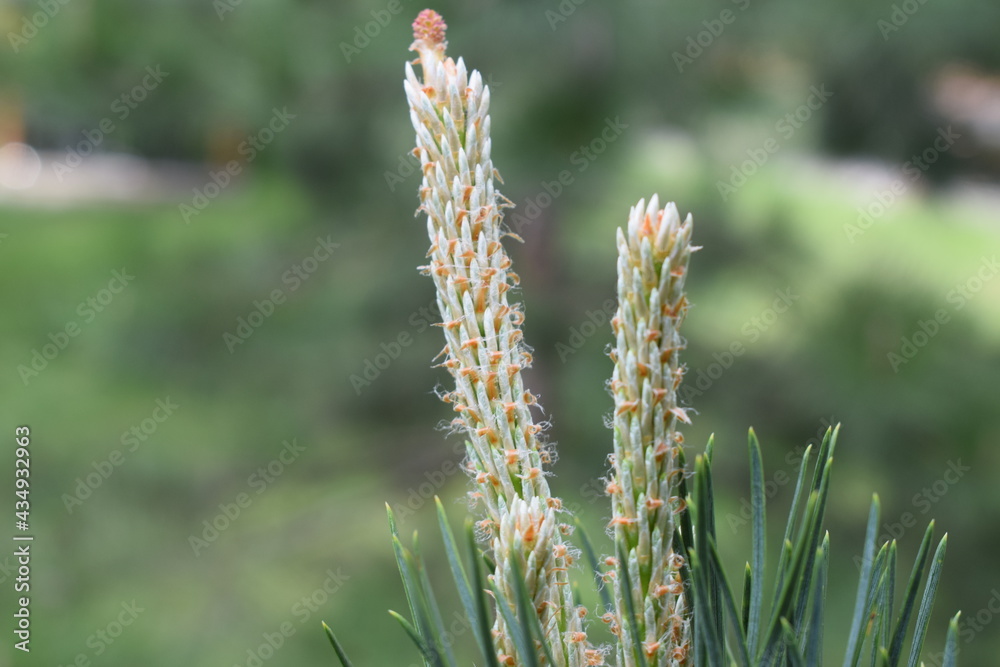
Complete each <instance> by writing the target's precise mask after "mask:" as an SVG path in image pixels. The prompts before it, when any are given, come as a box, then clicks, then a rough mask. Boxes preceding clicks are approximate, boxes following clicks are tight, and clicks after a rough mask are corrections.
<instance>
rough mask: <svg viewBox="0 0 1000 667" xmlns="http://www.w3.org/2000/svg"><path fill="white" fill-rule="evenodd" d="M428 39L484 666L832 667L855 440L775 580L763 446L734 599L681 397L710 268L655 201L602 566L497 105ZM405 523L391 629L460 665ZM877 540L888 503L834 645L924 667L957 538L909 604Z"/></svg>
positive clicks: (808, 464)
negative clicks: (594, 604) (536, 386)
mask: <svg viewBox="0 0 1000 667" xmlns="http://www.w3.org/2000/svg"><path fill="white" fill-rule="evenodd" d="M413 28H414V42H413V45H412V46H411V47H410V48H411V50H413V51H416V52H417V55H418V58H417V59H416V61H415V62H414V63H410V62H407V63H406V66H405V80H404V82H403V87H404V89H405V92H406V98H407V100H408V102H409V107H410V120H411V122H412V124H413V129H414V131H415V133H416V148H415V149H414V154H415V155H416V156H417V157H418V158H419V159H420V164H421V168H422V172H423V181H422V183H421V185H420V189H419V199H420V206H419V208H418V210H417V213H418V215H419V216H421V217H422V218H424V219H425V220H426V223H427V233H428V236H429V239H430V250H429V251H428V253H427V257H428V263H427V264H426V265H425V266H422V267H420V268H421V272H422V273H423V274H424V275H427V276H429V277H430V278H431V279H432V280H433V282H434V286H435V288H436V292H437V303H438V306H439V309H440V312H441V315H442V321H441V322H440V323H439V326H440V328H441V330H442V333H443V334H444V348H443V349H442V351H441V353H440V355H439V357H438V358H439V359H440V363H439V365H440V366H442V367H444V368H445V369H447V371H448V373H449V374H450V375H451V378H452V380H453V389H451V390H450V391H447V392H446V393H444V394H443V395H442V396H441V398H442V400H443V401H444V402H445V403H447V404H449V405H450V406H451V407H452V409H453V410H454V413H455V417H454V420H453V422H452V426H453V429H454V430H455V431H456V432H458V433H460V434H461V435H462V436H463V437H464V438H465V442H466V461H465V468H466V470H467V472H468V476H469V485H470V489H471V490H470V491H469V494H468V495H469V499H470V506H471V512H472V513H473V516H472V517H471V518H470V520H469V522H468V523H467V528H466V533H465V535H464V536H463V539H461V540H459V539H456V537H455V535H454V534H453V532H452V529H451V527H450V524H449V522H448V519H447V517H446V516H445V512H444V508H443V506H442V504H441V502H440V500H438V501H437V514H438V519H439V523H440V528H441V532H442V535H443V538H444V545H445V551H446V554H447V559H448V563H449V567H450V569H451V572H452V575H453V578H454V583H455V585H456V586H457V588H458V593H459V599H460V600H461V603H462V606H463V608H464V611H465V614H466V615H467V617H468V619H469V620H470V622H471V627H472V630H473V633H472V634H473V635H474V636H475V641H476V643H477V644H478V652H479V654H480V656H481V657H480V658H479V659H477V660H476V661H475V662H474V664H476V665H489V666H492V667H500V666H501V665H502V666H513V665H524V666H526V667H543V666H545V667H548V666H553V667H583V666H585V665H606V664H608V665H610V664H613V665H617V666H618V667H666V666H669V667H679V666H693V667H702V666H706V667H729V666H730V665H738V666H741V667H772V666H773V667H778V666H785V665H789V666H791V667H798V666H799V665H808V666H815V665H820V664H822V661H823V640H824V636H823V635H824V633H823V629H824V602H825V598H826V590H827V586H828V581H827V579H828V574H829V569H830V568H829V564H830V537H829V534H828V533H826V532H825V531H824V529H823V517H824V514H825V511H826V506H827V498H828V492H829V485H830V472H831V465H832V462H833V453H834V449H835V447H836V444H837V436H838V429H837V428H834V429H829V430H828V431H827V433H826V435H825V437H824V438H823V441H822V444H821V445H820V446H819V448H818V451H813V449H812V448H811V447H810V448H807V449H806V452H805V455H804V457H803V460H802V463H801V467H800V469H799V471H798V477H797V481H796V484H795V489H794V492H793V498H792V505H791V510H790V512H789V515H788V519H787V524H786V527H785V531H784V538H783V539H782V542H781V545H780V549H779V550H778V554H777V556H778V557H777V564H776V567H774V568H772V569H770V570H769V568H768V562H767V553H766V549H765V542H766V540H765V538H766V531H765V527H766V524H765V493H764V472H763V463H762V461H761V454H760V447H759V445H758V443H757V439H756V437H755V435H754V433H753V431H752V430H751V431H750V436H749V447H748V451H749V459H750V472H751V484H750V488H751V508H752V512H751V514H752V517H751V527H752V546H751V554H750V555H749V558H747V559H746V560H747V563H746V568H745V571H744V572H743V573H741V574H742V586H741V588H740V589H739V590H738V591H734V589H733V588H732V587H731V586H730V583H729V577H728V576H727V575H726V573H725V572H724V570H723V567H722V563H721V559H720V556H719V551H718V548H717V535H716V530H715V510H714V500H713V487H712V459H713V450H714V448H713V444H712V442H711V441H710V442H709V443H708V445H707V447H706V448H705V451H704V453H703V454H701V455H699V456H697V457H696V458H695V459H694V462H693V465H691V466H689V465H688V464H687V463H686V460H685V449H684V446H683V443H684V438H683V436H682V435H681V433H680V431H679V425H680V424H688V423H690V420H689V417H688V414H687V411H686V410H685V409H684V408H683V407H681V406H680V405H679V402H678V393H677V392H678V388H679V387H680V385H681V383H682V381H683V375H684V366H683V365H682V363H681V361H680V354H681V352H682V350H683V348H684V340H683V338H682V337H681V335H680V331H679V328H680V325H681V323H682V321H683V320H684V316H685V314H686V312H687V307H688V301H687V297H686V296H685V291H684V283H685V278H686V275H687V269H688V262H689V259H690V256H691V253H692V252H694V251H695V250H697V248H696V247H695V246H693V245H692V244H691V238H692V227H693V223H692V219H691V216H690V215H688V216H687V217H686V218H684V219H683V220H682V218H681V216H680V215H679V213H678V210H677V207H676V206H675V205H674V204H672V203H668V204H666V205H665V206H662V207H661V206H660V202H659V199H658V197H657V196H656V195H653V196H652V197H650V198H649V200H648V202H647V201H645V200H640V201H639V202H638V204H637V205H636V206H634V207H633V208H632V209H631V211H630V212H629V215H628V217H627V219H626V224H625V226H624V227H623V228H620V229H619V230H618V233H617V246H618V310H617V312H616V314H615V317H614V318H613V319H612V322H611V324H612V332H611V333H612V334H613V336H614V347H613V349H612V351H611V353H610V356H611V359H612V361H613V363H614V368H613V373H612V376H611V381H610V389H611V394H612V396H613V399H614V404H613V419H612V427H613V429H612V453H611V455H610V460H611V471H610V473H609V475H608V477H607V480H606V482H607V484H606V492H607V495H608V497H609V499H610V516H611V520H610V524H609V525H608V531H607V532H608V537H609V542H608V544H607V545H606V546H604V547H601V548H599V549H595V548H594V546H593V545H592V542H591V540H590V539H589V538H588V536H586V535H585V534H583V531H582V529H580V528H579V523H578V521H577V520H576V519H575V518H574V517H571V516H569V513H568V512H567V510H566V509H565V508H564V507H563V506H562V503H561V501H560V500H559V498H558V497H557V496H555V495H553V493H552V491H551V489H550V486H549V481H548V477H549V475H550V474H551V473H550V467H551V464H552V463H553V460H554V452H553V450H552V447H551V446H550V445H549V444H547V443H546V442H545V441H544V439H543V434H542V430H543V428H542V425H541V424H540V423H538V422H537V421H536V420H535V417H534V416H533V413H532V410H533V409H534V408H535V407H536V406H537V400H536V398H535V396H534V395H533V394H532V393H531V392H530V391H529V390H528V389H527V388H526V387H525V385H524V382H523V379H522V372H523V371H524V369H526V368H528V367H529V366H530V365H531V361H532V357H531V354H530V353H529V351H528V349H527V348H526V346H525V344H524V342H523V334H522V330H521V324H522V322H523V320H524V315H523V313H522V310H521V307H520V305H519V304H518V303H516V302H514V301H513V300H512V298H511V295H512V288H514V287H515V286H516V285H517V284H518V277H517V275H516V274H515V273H514V272H513V271H512V270H511V260H510V258H509V257H508V255H507V253H506V251H505V249H504V246H503V242H502V240H503V238H504V237H505V236H514V235H513V234H511V233H509V232H508V231H506V229H505V227H504V225H503V214H504V209H506V208H509V207H510V206H512V204H511V203H510V202H509V201H508V200H507V199H506V198H504V197H503V196H502V195H501V194H500V193H499V192H498V191H497V189H496V183H497V182H499V181H500V176H499V174H498V172H497V171H496V169H495V168H494V166H493V162H492V160H491V147H492V146H491V142H490V116H489V103H490V91H489V88H488V87H487V86H485V85H484V83H483V78H482V76H481V75H480V73H479V72H477V71H475V70H473V71H471V72H470V71H468V70H467V68H466V66H465V63H464V62H463V61H462V59H461V58H460V59H459V60H458V61H455V60H453V59H452V58H450V57H447V56H446V54H445V49H446V41H445V29H446V26H445V23H444V21H443V20H442V18H441V16H439V15H438V14H437V13H436V12H434V11H432V10H424V11H422V12H421V13H420V14H419V16H418V17H417V19H416V21H414V23H413ZM415 64H418V65H419V67H420V74H419V76H418V74H417V71H416V70H415V69H414V65H415ZM387 508H388V506H387ZM388 514H389V527H390V531H391V534H392V543H393V548H394V550H395V554H396V560H397V563H398V565H399V571H400V575H401V577H402V580H403V586H404V588H405V591H406V596H407V600H408V602H409V618H406V617H405V616H403V615H402V614H399V613H396V612H390V614H392V616H393V617H394V618H395V619H396V620H397V621H398V622H399V624H400V625H401V626H402V628H403V630H404V632H406V633H407V634H408V635H409V637H410V638H411V639H412V640H413V643H414V644H415V645H416V651H417V653H418V654H419V656H420V658H421V659H422V660H423V663H424V664H425V665H426V667H458V665H459V663H458V662H457V660H456V658H455V653H454V650H453V647H452V646H451V644H450V641H451V635H450V634H449V633H447V632H446V630H445V626H444V623H443V621H442V618H443V615H442V613H441V611H440V609H439V608H438V604H437V602H436V598H435V595H434V592H433V589H432V586H431V584H430V581H429V578H428V576H427V573H426V568H425V566H424V563H423V561H422V560H421V555H420V553H419V550H418V548H417V544H416V541H415V540H414V544H413V547H412V548H407V547H405V546H404V545H403V543H402V542H401V541H400V538H399V535H398V532H397V528H396V523H395V519H394V517H393V515H392V511H391V510H388ZM878 525H879V503H878V498H877V496H876V497H874V498H873V501H872V504H871V511H870V513H869V517H868V528H867V533H866V538H865V544H864V555H863V558H862V562H861V570H860V576H859V581H858V583H857V596H856V603H855V607H854V613H853V619H852V623H851V625H850V631H849V633H848V635H847V636H846V637H838V638H837V639H836V641H835V645H837V646H844V647H846V650H845V654H844V657H843V665H844V667H857V666H859V665H871V666H872V667H883V666H886V667H897V665H901V664H903V660H904V655H905V659H906V663H905V664H906V665H907V667H916V666H917V665H918V664H920V662H919V661H920V655H921V650H922V647H923V643H924V637H925V634H926V631H927V627H928V624H929V621H930V615H931V607H932V605H933V602H934V598H935V594H936V591H937V586H938V581H939V578H940V573H941V568H942V563H943V559H944V553H945V548H946V545H947V535H945V536H944V537H943V538H942V539H941V540H940V541H939V542H937V544H936V546H935V544H934V542H933V533H934V525H933V522H931V524H930V525H929V526H928V527H927V530H926V532H925V534H924V537H923V541H922V543H921V545H920V550H919V552H918V555H917V557H916V561H915V563H914V565H913V568H912V570H911V574H910V577H909V579H908V581H907V583H906V585H905V588H903V589H902V590H900V591H897V590H896V579H897V547H896V543H895V541H892V542H890V543H888V544H882V545H880V546H878V547H876V533H877V529H878ZM598 553H601V554H602V555H601V556H600V557H598V555H597V554H598ZM580 563H585V565H583V567H580V566H579V564H580ZM587 570H589V571H591V572H592V574H593V577H592V578H591V577H590V576H588V575H587V574H586V571H587ZM581 574H583V576H580V575H581ZM588 580H590V581H592V582H593V584H594V585H595V586H596V587H597V589H598V593H599V597H600V603H599V605H598V607H599V608H597V609H596V610H595V609H588V608H587V607H586V606H584V605H583V604H581V602H580V600H579V597H578V595H577V594H576V593H575V591H574V584H576V585H579V584H581V583H582V584H586V582H587V581H588ZM768 582H770V586H767V587H765V586H766V584H767V583H768ZM922 583H923V585H922V586H921V584H922ZM921 588H922V593H921ZM737 593H739V594H737ZM918 602H919V604H918ZM601 626H604V628H606V629H601ZM324 628H325V630H326V632H327V635H328V637H329V639H330V641H331V643H332V644H333V647H334V650H335V652H336V654H337V656H338V658H339V660H340V662H341V664H342V665H343V667H351V662H350V660H349V658H348V657H347V655H346V652H345V650H344V647H343V646H342V645H341V643H340V641H339V640H338V639H337V638H336V636H335V635H334V633H333V632H332V631H331V630H330V628H329V627H327V626H326V625H325V624H324ZM957 638H958V615H957V614H956V616H955V617H954V618H952V619H951V622H950V624H949V629H948V633H947V638H946V645H945V649H944V658H943V662H942V664H943V665H944V666H945V667H952V666H954V665H956V664H957V653H958V650H957ZM908 639H909V641H907V640H908Z"/></svg>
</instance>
